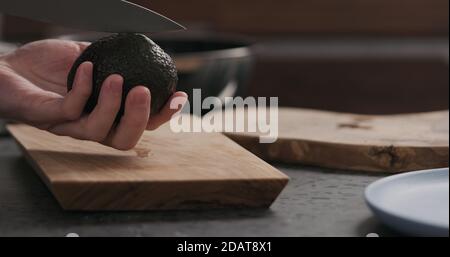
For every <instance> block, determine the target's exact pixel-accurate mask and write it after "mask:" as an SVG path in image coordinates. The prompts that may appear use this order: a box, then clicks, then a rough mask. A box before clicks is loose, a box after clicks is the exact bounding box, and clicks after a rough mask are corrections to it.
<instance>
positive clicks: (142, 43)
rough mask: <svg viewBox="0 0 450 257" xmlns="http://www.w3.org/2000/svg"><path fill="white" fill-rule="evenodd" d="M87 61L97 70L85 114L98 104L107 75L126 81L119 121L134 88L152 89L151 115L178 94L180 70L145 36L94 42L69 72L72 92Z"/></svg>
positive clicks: (69, 88) (122, 34)
mask: <svg viewBox="0 0 450 257" xmlns="http://www.w3.org/2000/svg"><path fill="white" fill-rule="evenodd" d="M87 61H90V62H92V63H93V64H94V71H93V90H92V94H91V96H90V98H89V100H88V102H87V104H86V106H85V108H84V112H85V113H90V112H92V110H93V109H94V108H95V106H96V105H97V101H98V97H99V95H100V90H101V87H102V85H103V82H104V81H105V79H106V78H107V77H108V76H110V75H112V74H119V75H121V76H122V77H123V78H124V84H123V94H122V105H121V108H120V111H119V113H118V114H117V117H116V122H118V121H120V118H121V117H122V115H123V113H124V108H125V99H126V97H127V95H128V93H129V92H130V91H131V89H132V88H133V87H135V86H145V87H147V88H148V89H149V90H150V92H151V96H152V99H151V114H155V113H158V112H159V111H160V110H161V109H162V107H163V106H164V105H165V103H166V102H167V100H168V99H169V98H170V96H171V95H172V94H173V93H174V92H175V89H176V85H177V82H178V76H177V69H176V67H175V64H174V62H173V60H172V59H171V57H170V56H169V55H168V54H166V53H165V52H164V51H163V50H162V49H161V48H160V47H159V46H158V45H157V44H156V43H154V42H153V41H152V40H150V39H149V38H148V37H146V36H145V35H142V34H137V33H121V34H114V35H112V36H108V37H105V38H102V39H100V40H98V41H96V42H94V43H92V44H91V45H90V46H89V47H87V48H86V50H85V51H84V52H83V53H82V54H81V55H80V56H79V57H78V59H77V60H76V61H75V63H74V64H73V66H72V69H71V70H70V72H69V76H68V83H67V87H68V90H69V91H70V90H71V89H72V86H73V82H74V79H75V74H76V72H77V69H78V67H79V66H80V65H81V64H82V63H84V62H87Z"/></svg>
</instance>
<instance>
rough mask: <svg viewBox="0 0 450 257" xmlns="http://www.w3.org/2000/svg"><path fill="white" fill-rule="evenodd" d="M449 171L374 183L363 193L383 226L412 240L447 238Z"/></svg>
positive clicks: (435, 171)
mask: <svg viewBox="0 0 450 257" xmlns="http://www.w3.org/2000/svg"><path fill="white" fill-rule="evenodd" d="M448 174H449V169H436V170H424V171H416V172H410V173H405V174H400V175H394V176H390V177H387V178H384V179H381V180H378V181H376V182H374V183H373V184H371V185H370V186H369V187H367V189H366V193H365V197H366V202H367V204H368V205H369V207H370V209H371V210H372V211H373V213H374V214H375V215H376V216H377V217H378V218H379V219H380V220H381V221H382V222H384V223H385V224H386V225H388V226H390V227H392V228H394V229H396V230H398V231H399V232H403V233H405V234H407V235H414V236H448V235H449V177H448Z"/></svg>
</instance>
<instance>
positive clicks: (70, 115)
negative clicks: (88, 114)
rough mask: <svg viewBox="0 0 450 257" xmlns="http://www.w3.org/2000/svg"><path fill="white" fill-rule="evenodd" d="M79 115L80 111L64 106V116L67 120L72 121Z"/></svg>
mask: <svg viewBox="0 0 450 257" xmlns="http://www.w3.org/2000/svg"><path fill="white" fill-rule="evenodd" d="M80 116H81V111H79V110H77V109H74V108H67V107H65V108H64V117H65V118H66V119H67V120H70V121H73V120H77V119H79V118H80Z"/></svg>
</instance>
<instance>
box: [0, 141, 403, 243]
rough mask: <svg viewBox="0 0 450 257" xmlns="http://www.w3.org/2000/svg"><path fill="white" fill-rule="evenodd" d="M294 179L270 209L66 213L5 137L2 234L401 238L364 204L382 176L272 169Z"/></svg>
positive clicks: (0, 170) (0, 159) (1, 144)
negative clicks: (366, 192) (368, 190)
mask: <svg viewBox="0 0 450 257" xmlns="http://www.w3.org/2000/svg"><path fill="white" fill-rule="evenodd" d="M274 166H275V167H277V168H279V169H280V170H282V171H283V172H285V173H286V174H287V175H288V176H290V177H291V181H290V183H289V185H288V186H287V187H286V189H285V190H284V191H283V193H282V194H281V195H280V197H279V198H278V199H277V201H276V202H275V203H274V204H273V205H272V207H271V208H270V209H268V210H251V209H246V210H200V211H157V212H91V213H89V212H68V211H64V210H62V209H61V207H60V206H59V205H58V203H57V202H56V200H55V199H54V198H53V196H52V194H51V193H50V192H49V191H48V189H47V188H46V186H45V185H44V184H43V183H42V182H41V180H40V179H39V177H38V176H37V175H36V174H35V172H34V171H33V169H32V168H31V167H30V166H29V164H28V163H27V162H26V160H25V158H24V157H23V155H22V153H21V152H20V150H19V148H18V146H17V145H16V143H15V142H14V140H13V139H12V138H10V137H8V136H1V137H0V236H56V237H60V236H61V237H63V236H66V235H67V234H69V233H76V234H78V235H79V236H82V237H83V236H200V237H201V236H218V237H221V236H258V237H260V236H356V237H365V236H367V235H368V234H372V233H376V234H378V235H379V236H393V235H396V234H395V232H392V231H391V230H389V229H388V228H386V227H384V226H383V225H381V224H380V223H379V222H378V221H377V220H376V219H375V218H374V217H373V215H372V214H371V213H370V211H369V209H368V208H367V206H366V205H365V203H364V198H363V193H364V189H365V187H366V186H367V185H369V184H370V183H371V182H373V181H375V180H377V179H379V178H381V177H383V176H384V175H383V174H367V173H355V172H346V171H335V170H328V169H320V168H312V167H304V166H286V165H278V164H274Z"/></svg>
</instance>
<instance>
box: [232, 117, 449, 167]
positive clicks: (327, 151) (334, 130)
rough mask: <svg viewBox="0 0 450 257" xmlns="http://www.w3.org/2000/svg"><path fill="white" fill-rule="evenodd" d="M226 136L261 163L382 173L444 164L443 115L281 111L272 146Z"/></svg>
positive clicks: (255, 138)
mask: <svg viewBox="0 0 450 257" xmlns="http://www.w3.org/2000/svg"><path fill="white" fill-rule="evenodd" d="M237 112H241V113H242V112H245V111H244V110H243V109H238V110H237ZM246 118H247V116H246ZM245 122H246V123H247V122H248V120H245ZM226 135H227V136H229V137H230V138H232V139H233V140H235V141H236V142H237V143H239V144H240V145H242V146H244V147H245V148H246V149H248V150H250V151H251V152H253V153H255V154H256V155H257V156H259V157H261V158H262V159H264V160H266V161H281V162H287V163H301V164H308V165H316V166H322V167H328V168H337V169H345V170H357V171H381V172H403V171H411V170H418V169H427V168H438V167H448V162H449V161H448V159H449V154H448V146H449V112H448V111H441V112H431V113H419V114H407V115H389V116H369V115H355V114H346V113H333V112H324V111H315V110H306V109H293V108H280V110H279V138H278V140H277V141H276V142H275V143H273V144H260V143H259V135H260V133H226Z"/></svg>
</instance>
